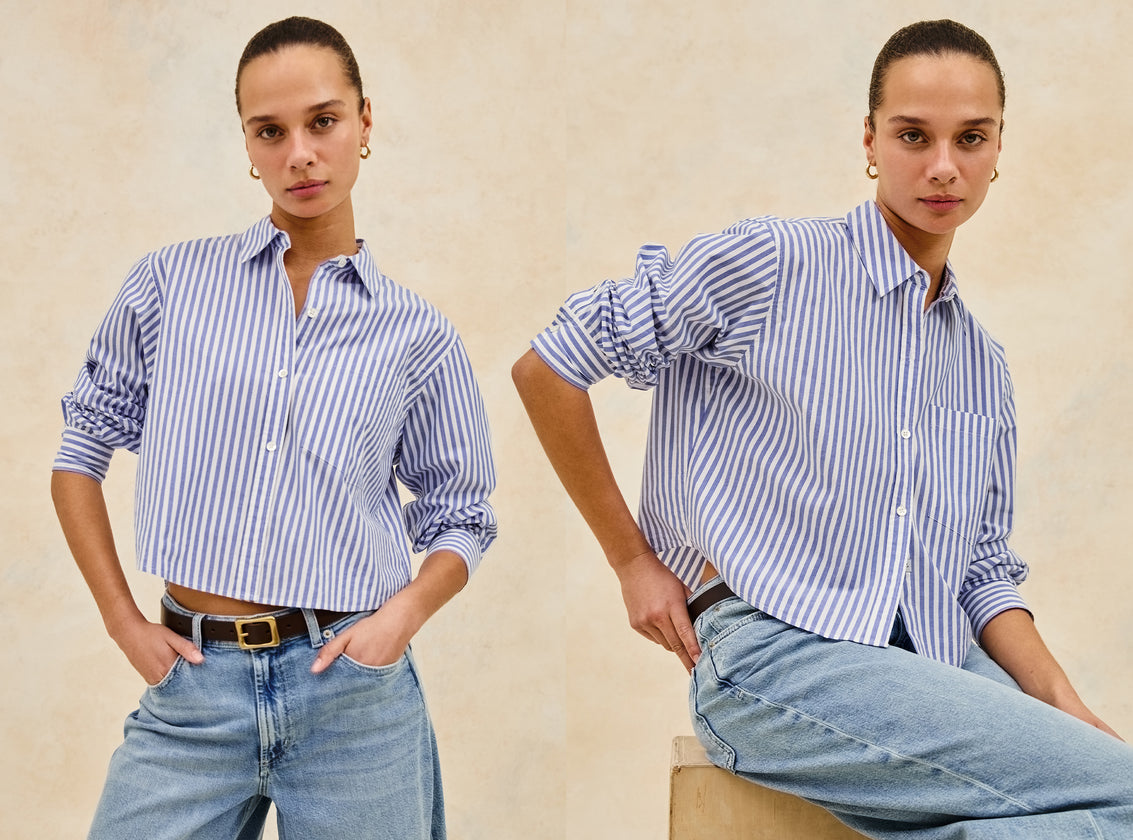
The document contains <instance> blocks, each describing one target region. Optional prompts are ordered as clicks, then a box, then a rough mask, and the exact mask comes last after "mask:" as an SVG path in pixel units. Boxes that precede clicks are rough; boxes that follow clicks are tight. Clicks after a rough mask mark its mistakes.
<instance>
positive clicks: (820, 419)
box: [532, 202, 1026, 664]
mask: <svg viewBox="0 0 1133 840" xmlns="http://www.w3.org/2000/svg"><path fill="white" fill-rule="evenodd" d="M927 285H928V281H927V277H926V276H925V274H924V272H922V271H921V270H920V269H919V268H918V267H917V265H916V264H915V263H914V262H913V260H912V259H911V258H910V257H909V255H908V254H907V253H905V251H904V250H903V249H902V248H901V246H900V244H899V243H898V242H897V240H896V238H895V237H894V236H893V235H892V233H891V232H890V231H889V228H888V227H887V226H886V224H885V222H884V220H883V219H882V217H881V214H880V213H879V212H878V210H877V208H876V207H875V206H874V205H873V204H872V203H869V202H867V203H866V204H863V205H862V206H860V207H858V208H857V209H855V210H854V211H853V212H851V213H850V214H849V215H847V216H846V217H845V218H844V219H834V218H815V219H793V220H781V219H776V218H772V217H764V218H758V219H750V220H746V221H742V222H739V223H737V224H736V225H733V226H732V227H730V228H729V229H728V230H726V231H724V232H723V233H722V234H719V235H712V236H701V237H697V238H696V239H694V240H693V241H692V242H690V243H689V244H688V245H687V246H686V247H685V248H684V249H682V251H681V252H680V253H679V254H678V255H677V256H676V257H675V258H674V257H671V256H670V254H669V252H668V251H667V250H666V249H664V248H662V247H660V246H657V245H647V246H645V247H643V248H642V249H641V251H640V252H639V254H638V258H637V264H636V270H635V273H634V275H633V276H632V277H629V278H627V279H625V280H622V281H619V282H614V281H609V280H607V281H605V282H603V283H601V284H599V285H597V286H595V287H594V288H592V289H589V290H585V291H582V292H579V293H578V294H575V295H573V296H572V297H571V298H570V299H568V300H567V302H566V304H565V305H564V306H563V308H562V309H561V310H560V312H559V315H558V316H557V318H556V320H555V323H554V324H553V325H552V326H551V327H550V328H549V329H547V330H546V331H544V332H543V333H541V334H540V335H539V336H538V337H536V339H535V340H534V341H533V342H532V344H533V346H534V348H535V350H536V351H537V352H538V353H539V354H540V355H541V356H542V358H543V359H544V360H545V361H547V363H548V364H550V365H551V366H552V367H553V368H554V369H555V370H556V371H557V372H558V373H559V374H560V375H561V376H562V377H563V378H565V379H567V380H568V381H570V382H572V383H573V384H575V385H578V386H579V387H588V386H589V385H590V384H592V383H594V382H596V381H598V380H599V379H601V378H603V377H605V376H608V375H616V376H619V377H621V378H623V379H625V380H626V381H627V382H628V383H629V384H630V385H631V386H633V387H638V388H655V389H656V390H655V393H654V397H653V414H652V419H651V421H650V428H649V442H648V445H647V451H646V457H645V469H644V473H643V484H642V494H641V497H642V503H641V515H640V524H641V526H642V529H643V530H644V532H645V534H646V536H647V537H648V538H649V539H650V541H651V543H652V544H653V546H654V548H655V549H656V550H657V551H658V552H659V553H660V554H661V556H662V558H663V559H664V560H665V562H667V563H668V564H669V566H670V568H672V569H673V571H674V572H675V573H676V574H678V575H679V576H680V577H681V578H682V579H683V580H684V581H685V582H686V583H687V584H688V585H690V586H693V587H695V586H696V584H697V583H698V582H699V576H700V572H701V569H702V568H703V564H704V561H705V560H710V561H711V562H712V563H713V565H715V566H716V568H717V569H718V570H719V571H720V572H721V573H722V574H723V576H724V577H725V579H726V580H727V581H728V583H729V584H730V585H731V586H732V588H733V589H734V590H735V591H736V592H737V593H738V594H739V595H740V596H741V597H743V598H744V599H745V600H747V601H748V602H749V603H751V604H753V605H755V606H757V607H759V608H760V609H762V610H765V611H766V612H768V613H770V614H771V615H774V616H776V617H778V618H780V619H782V620H784V621H787V622H789V623H791V624H795V625H797V626H799V627H803V628H804V629H808V630H811V631H814V632H816V633H820V634H822V635H825V636H828V637H831V638H838V639H851V640H854V641H858V642H862V643H865V644H873V645H884V644H886V642H887V639H888V634H889V629H890V626H891V624H892V621H893V617H894V614H895V613H896V610H897V608H898V606H901V607H902V609H903V611H904V612H905V614H906V617H907V622H908V625H909V632H910V635H911V636H912V637H913V640H914V642H915V644H916V645H917V648H918V650H919V651H920V652H922V653H924V654H925V655H927V656H930V657H932V658H934V659H938V660H941V661H945V662H950V663H952V664H960V663H961V662H962V661H963V658H964V656H966V653H967V650H968V648H969V646H970V644H971V640H972V637H973V633H974V632H978V631H979V630H980V629H982V627H983V625H984V624H986V622H987V621H988V620H989V619H990V618H991V617H992V616H993V615H994V614H996V613H997V612H999V611H1001V610H1003V609H1007V608H1010V607H1017V606H1022V601H1021V599H1020V598H1019V596H1018V594H1017V593H1016V592H1015V585H1016V584H1017V583H1018V582H1020V581H1022V580H1023V579H1024V578H1025V576H1026V566H1025V565H1024V564H1023V562H1022V561H1021V560H1019V559H1018V558H1017V557H1016V556H1015V555H1014V554H1013V553H1012V552H1011V551H1010V549H1009V548H1008V547H1007V535H1008V534H1009V532H1010V525H1011V508H1012V495H1013V483H1014V460H1015V437H1014V407H1013V405H1012V395H1011V387H1010V377H1009V375H1008V372H1007V367H1006V363H1005V360H1004V356H1003V351H1002V349H1001V348H1000V347H999V345H997V344H996V343H995V342H994V341H993V340H992V339H991V338H990V337H989V336H988V335H987V333H986V332H985V331H984V330H983V328H982V327H980V325H979V324H978V322H976V320H975V319H974V318H973V317H972V316H971V315H970V314H969V313H968V312H967V310H966V309H965V308H964V306H963V304H962V303H961V301H960V299H959V298H958V297H957V295H956V290H955V283H954V278H953V276H952V273H951V269H950V268H949V269H948V271H947V279H946V283H945V285H944V287H943V289H942V292H941V294H940V297H939V299H938V300H937V301H936V302H935V303H934V304H933V305H932V306H931V307H930V308H929V309H928V311H927V312H926V311H925V309H924V302H925V296H926V293H927Z"/></svg>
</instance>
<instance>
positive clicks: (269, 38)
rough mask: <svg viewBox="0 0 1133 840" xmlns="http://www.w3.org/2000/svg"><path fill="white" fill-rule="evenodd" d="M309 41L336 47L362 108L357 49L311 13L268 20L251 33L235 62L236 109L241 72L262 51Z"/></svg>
mask: <svg viewBox="0 0 1133 840" xmlns="http://www.w3.org/2000/svg"><path fill="white" fill-rule="evenodd" d="M300 45H306V46H311V47H324V48H325V49H328V50H333V51H334V53H335V55H337V56H338V60H339V61H340V62H341V63H342V72H343V73H345V74H346V78H347V79H348V80H349V81H350V86H351V87H353V88H354V90H355V91H357V93H358V109H359V110H361V109H362V103H363V102H364V101H365V96H363V94H362V74H361V73H360V72H359V70H358V60H357V59H356V58H354V51H353V50H352V49H350V45H349V44H348V43H346V39H345V38H343V37H342V33H340V32H339V31H338V30H337V29H335V28H334V27H333V26H331V25H330V24H329V23H323V22H322V21H321V20H315V19H313V18H308V17H289V18H286V19H285V20H278V21H276V22H275V23H269V24H268V25H267V26H265V27H264V28H263V29H261V30H260V31H259V32H257V33H256V34H255V35H253V36H252V40H250V41H249V42H248V45H247V46H246V47H244V53H243V55H241V56H240V63H239V64H237V65H236V111H237V112H239V111H240V75H241V74H242V73H243V72H244V68H245V67H247V66H248V63H249V62H250V61H252V60H253V59H256V58H259V57H260V56H261V55H268V54H270V53H276V52H279V51H280V50H282V49H285V48H286V47H294V46H300Z"/></svg>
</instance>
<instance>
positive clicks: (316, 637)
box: [303, 609, 323, 648]
mask: <svg viewBox="0 0 1133 840" xmlns="http://www.w3.org/2000/svg"><path fill="white" fill-rule="evenodd" d="M303 620H304V621H306V622H307V635H308V636H310V637H311V647H313V648H321V647H322V646H323V631H322V629H321V628H320V627H319V620H318V619H317V618H315V611H314V610H309V609H304V610H303Z"/></svg>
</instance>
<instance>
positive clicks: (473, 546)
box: [426, 528, 483, 577]
mask: <svg viewBox="0 0 1133 840" xmlns="http://www.w3.org/2000/svg"><path fill="white" fill-rule="evenodd" d="M442 550H444V551H452V552H455V553H456V554H458V555H460V559H461V560H463V561H464V565H465V566H467V567H468V576H469V577H472V573H473V572H475V571H476V569H477V567H479V565H480V557H481V556H482V554H483V552H482V551H481V549H480V540H479V539H478V538H477V537H476V535H475V534H473V533H472V532H471V531H466V530H464V529H463V528H446V529H445V530H444V531H441V532H440V533H439V534H437V536H436V538H435V539H434V540H433V541H432V542H431V543H429V550H428V551H427V552H426V554H432V553H433V552H434V551H442Z"/></svg>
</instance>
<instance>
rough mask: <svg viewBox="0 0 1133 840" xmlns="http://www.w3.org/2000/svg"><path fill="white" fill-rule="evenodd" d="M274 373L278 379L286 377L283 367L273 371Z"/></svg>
mask: <svg viewBox="0 0 1133 840" xmlns="http://www.w3.org/2000/svg"><path fill="white" fill-rule="evenodd" d="M275 375H276V376H278V377H279V378H280V379H286V378H287V371H286V370H284V369H283V368H280V369H279V370H277V371H276V372H275Z"/></svg>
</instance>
